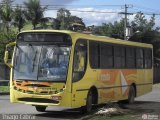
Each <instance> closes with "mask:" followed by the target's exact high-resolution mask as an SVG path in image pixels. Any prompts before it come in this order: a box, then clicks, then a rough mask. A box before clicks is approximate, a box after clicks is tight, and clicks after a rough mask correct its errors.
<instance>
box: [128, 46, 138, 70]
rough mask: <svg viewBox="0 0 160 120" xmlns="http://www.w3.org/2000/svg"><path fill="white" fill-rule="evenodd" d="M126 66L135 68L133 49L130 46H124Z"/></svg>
mask: <svg viewBox="0 0 160 120" xmlns="http://www.w3.org/2000/svg"><path fill="white" fill-rule="evenodd" d="M126 67H127V68H135V67H136V66H135V49H134V48H132V47H127V48H126Z"/></svg>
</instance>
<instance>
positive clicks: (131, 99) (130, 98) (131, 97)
mask: <svg viewBox="0 0 160 120" xmlns="http://www.w3.org/2000/svg"><path fill="white" fill-rule="evenodd" d="M135 96H136V91H135V88H134V86H133V85H132V86H130V89H129V94H128V100H127V102H128V103H129V104H133V103H134V99H135Z"/></svg>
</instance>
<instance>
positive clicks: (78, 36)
mask: <svg viewBox="0 0 160 120" xmlns="http://www.w3.org/2000/svg"><path fill="white" fill-rule="evenodd" d="M25 32H57V33H65V34H68V35H70V36H71V38H72V39H73V38H74V39H73V43H75V42H76V40H77V39H87V40H93V41H101V42H108V43H111V44H112V43H113V44H123V45H129V46H137V47H146V48H153V46H152V45H151V44H146V43H140V42H132V41H127V40H121V39H115V38H111V37H107V36H97V35H92V34H84V33H79V32H74V31H69V30H27V31H22V32H20V33H25Z"/></svg>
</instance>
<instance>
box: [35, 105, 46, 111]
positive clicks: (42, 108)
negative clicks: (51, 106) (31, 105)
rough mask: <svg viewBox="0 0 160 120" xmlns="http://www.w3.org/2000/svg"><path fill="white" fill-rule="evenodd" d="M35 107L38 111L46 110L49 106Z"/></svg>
mask: <svg viewBox="0 0 160 120" xmlns="http://www.w3.org/2000/svg"><path fill="white" fill-rule="evenodd" d="M35 107H36V110H37V111H38V112H45V110H46V108H47V107H46V106H35Z"/></svg>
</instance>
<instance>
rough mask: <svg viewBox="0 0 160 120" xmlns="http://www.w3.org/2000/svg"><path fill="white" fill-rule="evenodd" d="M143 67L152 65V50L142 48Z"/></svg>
mask: <svg viewBox="0 0 160 120" xmlns="http://www.w3.org/2000/svg"><path fill="white" fill-rule="evenodd" d="M144 67H145V68H151V67H152V51H151V50H150V49H145V50H144Z"/></svg>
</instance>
